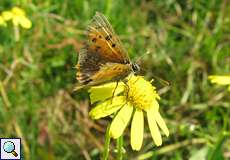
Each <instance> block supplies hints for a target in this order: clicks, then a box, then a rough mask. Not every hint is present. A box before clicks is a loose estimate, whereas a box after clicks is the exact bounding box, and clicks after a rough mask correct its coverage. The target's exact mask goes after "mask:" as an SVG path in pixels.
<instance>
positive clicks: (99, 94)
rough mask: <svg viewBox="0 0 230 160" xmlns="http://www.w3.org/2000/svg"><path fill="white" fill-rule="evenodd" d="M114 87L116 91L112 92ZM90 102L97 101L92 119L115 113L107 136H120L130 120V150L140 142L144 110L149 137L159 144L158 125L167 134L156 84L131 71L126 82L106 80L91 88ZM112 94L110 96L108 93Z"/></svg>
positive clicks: (139, 144)
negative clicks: (160, 111) (105, 82)
mask: <svg viewBox="0 0 230 160" xmlns="http://www.w3.org/2000/svg"><path fill="white" fill-rule="evenodd" d="M114 90H115V92H114ZM89 92H90V99H91V103H95V102H97V105H96V107H95V108H93V109H92V110H91V111H90V116H91V117H92V118H93V119H99V118H102V117H106V116H109V115H111V114H113V113H117V114H115V117H114V119H113V121H112V123H111V126H110V130H109V133H110V136H111V137H113V138H118V137H120V136H121V135H122V134H123V132H124V130H125V128H126V126H127V125H128V123H129V122H131V146H132V149H133V150H140V148H141V146H142V142H143V132H144V114H146V115H147V120H148V124H149V128H150V132H151V135H152V138H153V140H154V142H155V144H156V145H157V146H160V145H161V144H162V138H161V134H160V131H159V128H158V126H159V127H160V128H161V129H162V131H163V132H164V133H165V135H166V136H168V135H169V131H168V128H167V126H166V124H165V122H164V120H163V118H162V117H161V115H160V113H159V104H158V101H157V99H160V97H159V95H158V94H157V93H156V90H155V87H154V86H152V84H151V83H150V82H149V81H146V80H145V79H144V78H143V77H141V76H134V75H131V76H130V77H128V78H127V82H126V83H123V82H119V83H118V85H117V86H116V83H108V84H104V85H101V86H97V87H92V88H91V89H90V90H89ZM113 94H114V97H113V98H112V99H111V97H112V96H113Z"/></svg>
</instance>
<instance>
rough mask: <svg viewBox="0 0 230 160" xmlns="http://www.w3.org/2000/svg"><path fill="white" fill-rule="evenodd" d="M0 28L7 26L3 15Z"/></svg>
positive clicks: (0, 17)
mask: <svg viewBox="0 0 230 160" xmlns="http://www.w3.org/2000/svg"><path fill="white" fill-rule="evenodd" d="M0 26H6V22H5V21H4V19H3V17H2V16H1V15H0Z"/></svg>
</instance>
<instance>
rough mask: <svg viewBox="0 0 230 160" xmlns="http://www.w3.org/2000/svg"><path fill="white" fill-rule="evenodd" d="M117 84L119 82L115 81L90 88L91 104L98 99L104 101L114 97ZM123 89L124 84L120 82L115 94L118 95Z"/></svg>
mask: <svg viewBox="0 0 230 160" xmlns="http://www.w3.org/2000/svg"><path fill="white" fill-rule="evenodd" d="M116 85H117V83H116V82H114V83H107V84H104V85H100V86H96V87H91V88H90V89H89V93H90V101H91V104H93V103H95V102H97V101H103V100H105V99H107V98H110V97H112V96H113V92H114V90H115V87H116ZM123 90H124V84H123V83H118V86H117V88H116V90H115V93H114V96H116V95H118V94H119V93H121V92H122V91H123Z"/></svg>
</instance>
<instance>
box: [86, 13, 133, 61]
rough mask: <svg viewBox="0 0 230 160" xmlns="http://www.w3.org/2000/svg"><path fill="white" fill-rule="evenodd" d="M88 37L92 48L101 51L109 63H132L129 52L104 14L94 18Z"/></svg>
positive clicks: (89, 27)
mask: <svg viewBox="0 0 230 160" xmlns="http://www.w3.org/2000/svg"><path fill="white" fill-rule="evenodd" d="M88 37H89V41H90V43H91V47H92V48H93V49H97V50H99V52H100V53H101V54H102V56H103V57H104V58H105V59H107V60H108V61H111V62H117V63H124V64H127V63H129V62H130V60H129V57H128V53H127V51H126V50H125V49H124V47H123V45H122V44H121V41H120V39H119V37H118V36H117V35H116V34H115V32H114V31H113V28H112V26H111V25H110V23H109V22H108V20H107V19H106V17H105V16H104V15H103V14H101V13H98V12H97V13H96V15H95V16H94V17H93V20H92V22H91V23H90V25H89V26H88Z"/></svg>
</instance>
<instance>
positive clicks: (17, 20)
mask: <svg viewBox="0 0 230 160" xmlns="http://www.w3.org/2000/svg"><path fill="white" fill-rule="evenodd" d="M2 17H3V19H4V20H5V21H10V20H12V22H13V24H14V25H15V26H19V25H21V26H22V27H23V28H25V29H29V28H31V27H32V23H31V21H30V20H29V19H28V18H27V17H26V14H25V12H24V10H22V9H21V8H18V7H13V8H12V9H11V10H10V11H3V12H2Z"/></svg>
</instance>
